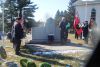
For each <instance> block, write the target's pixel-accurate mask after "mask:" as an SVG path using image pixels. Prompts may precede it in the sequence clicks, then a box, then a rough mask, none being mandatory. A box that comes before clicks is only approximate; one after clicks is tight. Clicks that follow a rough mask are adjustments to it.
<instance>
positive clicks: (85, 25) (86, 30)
mask: <svg viewBox="0 0 100 67" xmlns="http://www.w3.org/2000/svg"><path fill="white" fill-rule="evenodd" d="M83 36H84V40H85V42H86V43H88V21H85V23H84V27H83Z"/></svg>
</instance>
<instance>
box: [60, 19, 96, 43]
mask: <svg viewBox="0 0 100 67" xmlns="http://www.w3.org/2000/svg"><path fill="white" fill-rule="evenodd" d="M95 26H96V24H95V21H94V20H93V19H90V21H89V22H88V21H85V22H83V23H81V22H79V21H76V22H75V23H74V24H73V28H74V30H75V39H79V38H80V39H83V40H84V41H85V43H86V44H88V39H89V38H92V34H93V31H94V27H95ZM59 27H60V32H61V42H62V43H64V42H66V41H67V40H68V30H69V28H70V23H69V19H68V18H65V17H62V20H61V22H60V24H59ZM92 39H93V38H92Z"/></svg>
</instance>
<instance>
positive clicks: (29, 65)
mask: <svg viewBox="0 0 100 67" xmlns="http://www.w3.org/2000/svg"><path fill="white" fill-rule="evenodd" d="M27 67H36V64H35V63H34V62H28V63H27Z"/></svg>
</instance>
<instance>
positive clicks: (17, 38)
mask: <svg viewBox="0 0 100 67" xmlns="http://www.w3.org/2000/svg"><path fill="white" fill-rule="evenodd" d="M22 25H23V19H22V18H17V19H16V24H14V25H13V29H14V32H13V46H14V48H15V53H16V55H19V54H20V45H21V39H22V38H23V37H24V31H23V26H22Z"/></svg>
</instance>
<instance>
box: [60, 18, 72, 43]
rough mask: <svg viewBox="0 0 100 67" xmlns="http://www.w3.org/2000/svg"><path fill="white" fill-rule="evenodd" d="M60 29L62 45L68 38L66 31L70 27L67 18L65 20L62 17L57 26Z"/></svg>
mask: <svg viewBox="0 0 100 67" xmlns="http://www.w3.org/2000/svg"><path fill="white" fill-rule="evenodd" d="M59 27H60V33H61V35H60V36H61V42H62V43H64V42H66V41H67V38H68V29H69V27H70V24H69V23H68V18H67V19H65V17H62V21H61V22H60V24H59Z"/></svg>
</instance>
